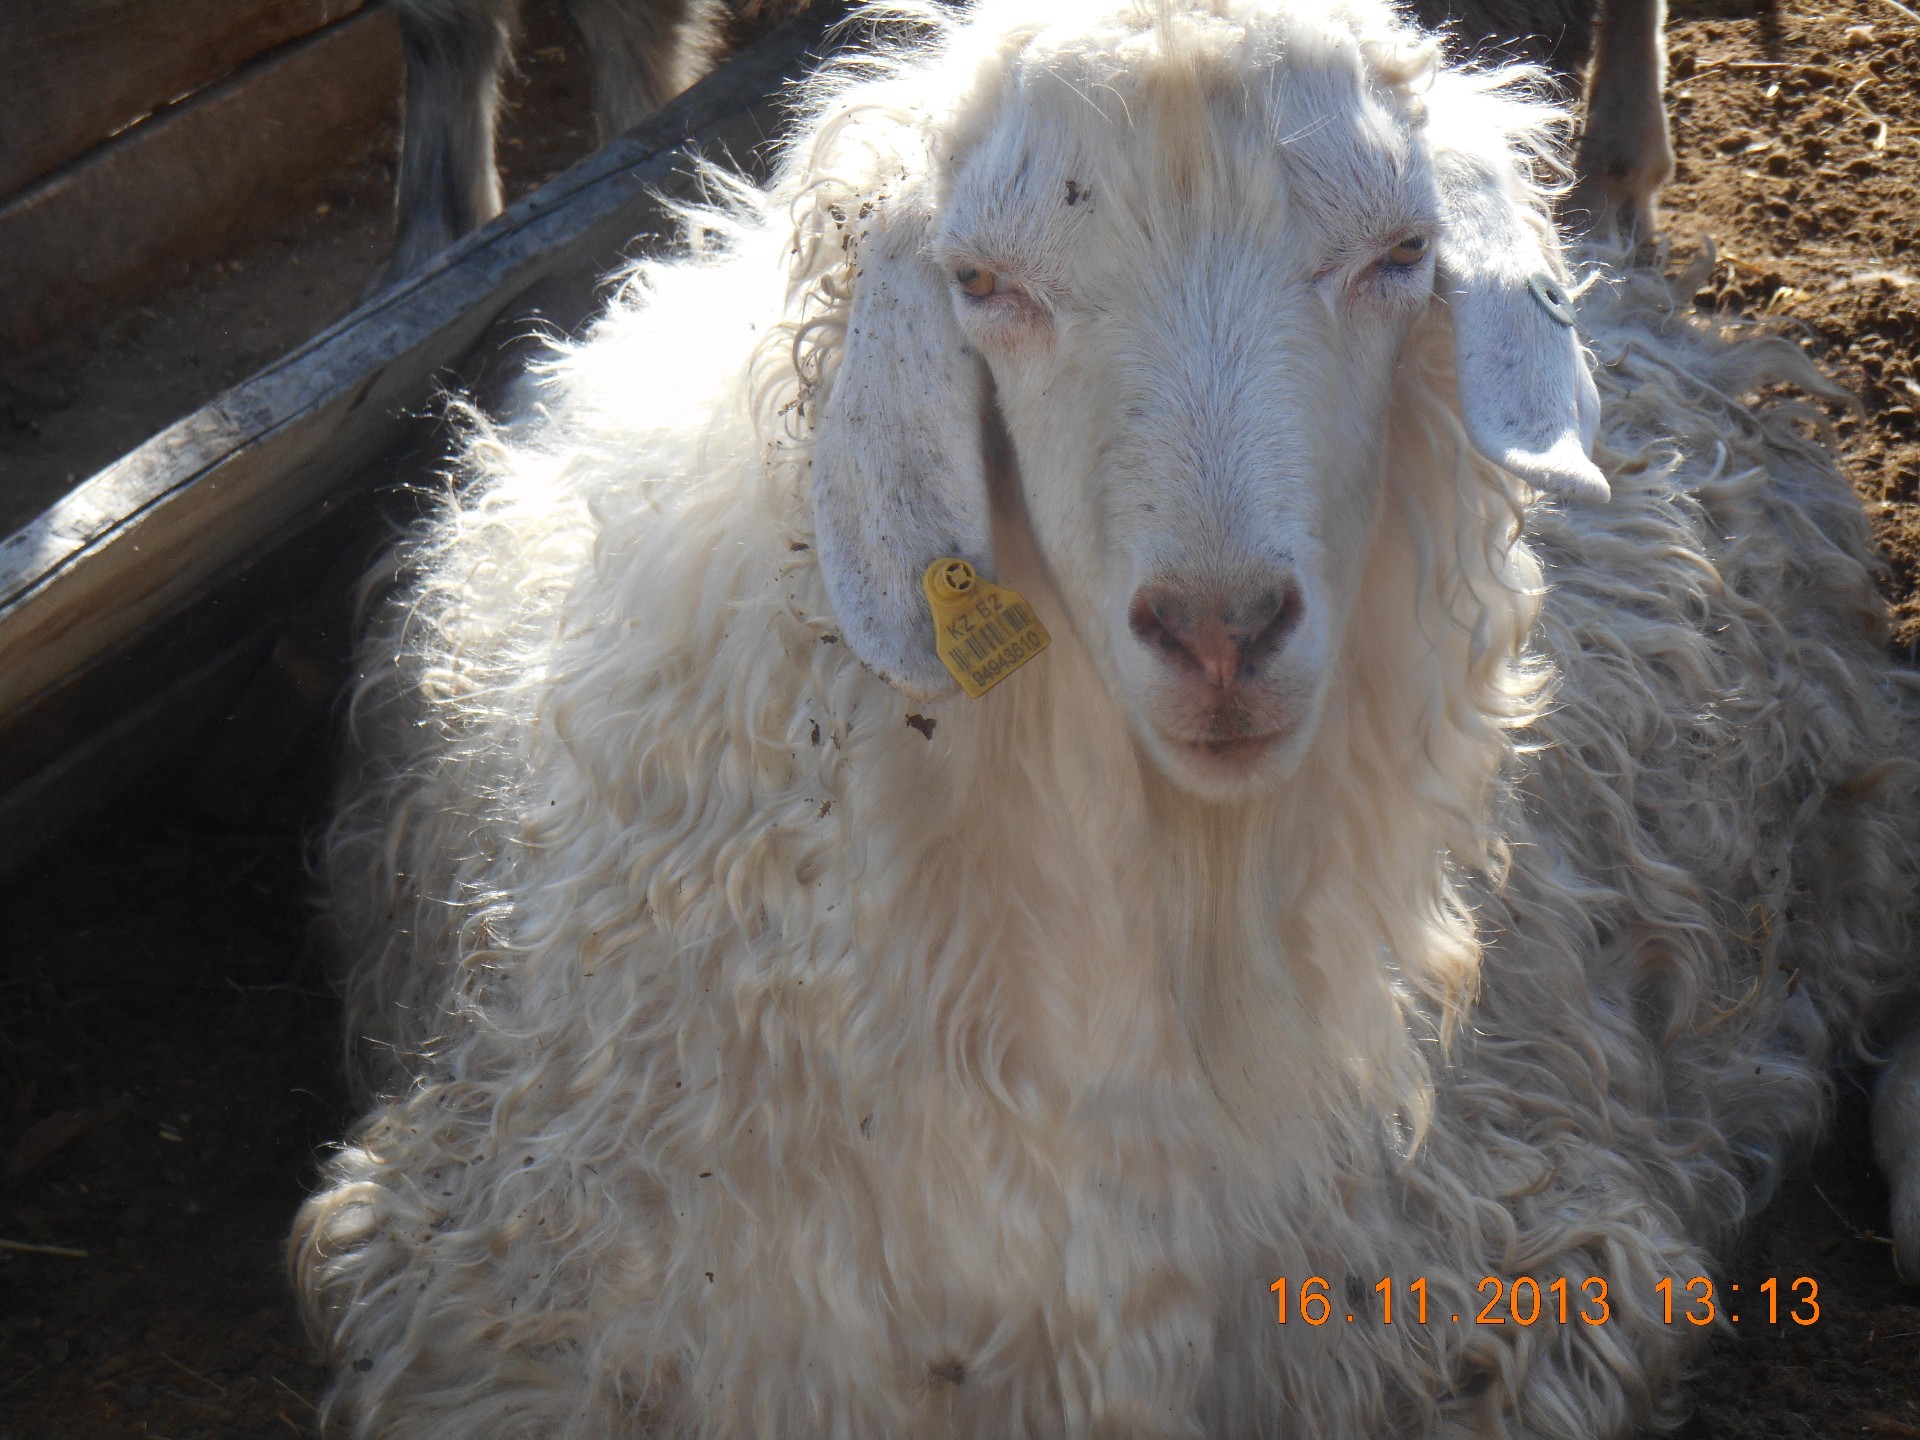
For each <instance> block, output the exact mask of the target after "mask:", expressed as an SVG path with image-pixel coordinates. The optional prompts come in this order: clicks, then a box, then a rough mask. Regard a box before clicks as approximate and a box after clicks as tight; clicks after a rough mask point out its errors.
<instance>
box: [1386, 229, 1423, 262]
mask: <svg viewBox="0 0 1920 1440" xmlns="http://www.w3.org/2000/svg"><path fill="white" fill-rule="evenodd" d="M1426 254H1427V237H1426V236H1424V235H1409V236H1407V237H1406V238H1405V239H1404V240H1402V241H1401V242H1400V243H1399V244H1398V245H1395V246H1394V247H1393V248H1392V249H1391V250H1389V251H1387V263H1388V264H1389V265H1397V266H1399V267H1400V268H1402V269H1405V270H1410V269H1412V268H1413V267H1414V266H1415V265H1418V264H1419V263H1420V262H1421V261H1422V260H1424V259H1425V258H1426Z"/></svg>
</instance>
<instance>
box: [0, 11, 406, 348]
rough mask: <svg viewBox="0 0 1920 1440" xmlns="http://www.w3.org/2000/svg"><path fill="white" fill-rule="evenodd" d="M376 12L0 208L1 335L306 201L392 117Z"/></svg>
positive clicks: (31, 331) (382, 27) (10, 336)
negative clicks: (2, 304)
mask: <svg viewBox="0 0 1920 1440" xmlns="http://www.w3.org/2000/svg"><path fill="white" fill-rule="evenodd" d="M328 3H332V4H339V3H342V0H328ZM401 84H402V79H401V56H400V32H399V25H398V23H397V22H396V21H395V19H394V17H393V15H392V14H391V13H390V12H389V11H388V10H387V9H386V8H385V7H384V6H376V7H374V8H373V9H370V10H365V11H362V12H361V13H359V14H357V15H354V16H351V17H350V18H348V19H346V20H342V21H341V22H340V23H338V24H336V25H330V26H328V27H327V28H325V29H324V30H321V31H319V32H318V33H316V34H314V35H312V36H310V37H308V38H307V39H304V40H299V41H296V42H294V43H293V44H290V45H286V46H283V47H281V48H280V49H278V50H275V51H274V52H273V53H272V54H270V55H268V56H267V57H265V58H264V59H261V60H258V61H256V62H254V63H253V64H251V65H249V66H247V67H246V68H245V69H243V70H241V71H240V72H239V73H237V74H235V75H233V76H232V77H230V78H229V79H226V80H224V81H221V82H220V83H219V84H217V85H213V86H211V87H209V88H207V89H205V90H203V91H201V92H200V93H199V94H197V95H195V96H194V97H193V98H191V99H189V100H186V101H184V102H183V103H181V104H179V105H176V106H173V107H172V108H170V109H168V110H167V111H165V112H164V113H163V114H160V115H157V116H155V117H153V118H152V119H151V120H149V121H147V122H146V123H144V124H141V125H136V126H134V127H133V129H131V130H129V131H127V132H126V133H125V134H123V135H121V136H119V137H117V138H116V139H113V140H110V141H108V142H107V143H106V144H104V145H102V146H99V147H98V148H96V149H95V150H94V151H92V152H91V153H90V154H88V155H87V157H86V158H85V159H83V160H80V161H78V162H76V163H75V164H72V165H69V166H67V167H66V168H65V169H63V170H61V171H59V172H58V173H57V174H55V175H53V176H51V177H50V178H48V179H46V180H44V181H42V182H40V183H39V184H36V185H34V186H31V187H30V188H28V189H27V190H25V191H22V192H21V193H20V194H18V195H16V196H15V197H14V198H12V199H11V200H9V201H8V202H7V203H6V204H5V205H4V206H0V295H4V296H6V297H7V298H6V304H5V305H4V306H0V337H4V338H5V339H6V340H8V341H9V342H10V343H12V344H13V345H15V346H17V347H25V346H27V345H31V344H34V343H36V342H37V341H38V340H40V339H41V338H42V337H44V336H46V335H47V334H49V333H51V332H52V330H53V329H54V328H55V327H56V326H58V325H59V324H61V323H62V322H63V321H64V320H67V319H69V318H71V317H73V316H76V315H78V314H79V313H81V312H82V311H83V310H91V311H98V310H100V309H103V308H104V307H106V306H109V305H111V304H113V303H114V302H115V301H116V300H118V299H120V298H121V297H123V296H125V295H127V294H129V293H131V292H133V291H134V290H137V288H138V287H139V286H140V285H141V284H142V283H143V280H144V277H145V276H146V274H147V273H148V272H149V271H150V270H151V268H152V267H153V266H154V265H155V264H157V263H159V262H161V261H166V260H180V259H188V260H192V259H204V258H208V257H211V256H213V255H216V254H219V253H222V251H223V248H224V247H225V245H226V244H227V243H228V242H229V240H230V238H231V237H232V236H233V235H234V234H236V233H237V232H243V231H245V230H248V229H258V228H263V227H265V226H267V225H269V224H271V223H273V222H274V221H276V220H278V219H279V218H281V217H282V216H284V215H285V214H287V213H288V212H290V211H293V210H295V209H298V208H301V207H304V206H305V205H308V204H311V203H312V202H313V201H314V200H316V199H318V198H319V197H320V196H321V195H322V194H324V193H325V192H326V190H327V188H328V187H329V186H330V185H331V184H332V183H333V182H334V181H335V180H336V178H337V176H338V174H339V171H340V167H341V165H342V163H343V162H344V161H346V160H347V159H348V158H349V157H352V156H354V155H357V154H359V153H360V152H361V151H363V150H364V149H365V148H366V147H367V146H368V145H369V144H371V143H372V142H373V141H374V139H375V138H376V137H377V136H379V135H380V134H381V133H382V132H383V130H385V129H386V128H387V127H391V126H393V125H394V124H396V123H397V121H398V118H399V106H400V89H401Z"/></svg>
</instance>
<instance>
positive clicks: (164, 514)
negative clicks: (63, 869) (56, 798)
mask: <svg viewBox="0 0 1920 1440" xmlns="http://www.w3.org/2000/svg"><path fill="white" fill-rule="evenodd" d="M841 13H843V12H842V9H841V7H840V6H839V5H838V4H837V3H832V4H830V5H828V6H827V7H824V8H817V9H815V10H814V11H811V12H809V14H808V15H806V16H802V17H800V18H799V19H797V20H794V21H790V22H789V23H788V24H786V25H784V26H782V27H780V28H779V29H777V30H775V31H773V32H771V33H770V34H769V35H767V36H766V37H765V38H763V39H762V40H761V41H759V42H757V43H756V44H755V45H753V46H752V47H750V48H749V49H748V50H747V51H745V52H744V53H743V54H742V55H741V56H739V57H738V58H737V59H735V60H734V61H733V62H731V63H730V64H729V65H727V66H725V67H723V68H722V69H721V70H720V71H718V72H716V73H715V74H714V75H712V76H710V77H708V79H707V80H705V81H703V82H702V83H701V84H700V85H698V86H696V87H695V88H694V89H693V90H691V91H689V92H688V93H687V94H686V95H684V96H682V97H681V98H680V99H679V100H677V101H675V102H674V103H673V104H671V105H669V106H668V107H667V108H666V109H664V110H662V111H661V112H659V113H658V114H657V115H656V116H654V117H652V118H651V119H650V120H649V121H647V122H646V123H644V124H643V125H641V126H640V127H638V128H637V129H636V130H634V131H633V132H632V133H631V134H629V135H627V136H625V137H623V138H622V139H620V140H617V141H615V142H613V144H611V145H609V146H607V147H605V148H604V149H602V150H601V151H599V152H598V153H596V154H595V155H593V156H591V157H589V158H588V159H587V160H585V161H583V162H582V163H581V164H579V165H577V166H575V167H574V168H573V169H572V170H569V171H568V172H567V173H566V174H564V175H562V176H560V177H559V178H557V179H556V180H554V181H552V182H551V183H549V184H548V185H546V186H545V187H543V188H542V189H540V190H538V191H536V192H535V193H534V194H532V195H530V196H528V197H526V198H525V199H524V200H521V201H520V202H518V203H516V204H515V205H514V206H512V207H510V208H509V210H508V211H507V212H506V214H504V215H502V216H501V217H500V218H499V219H498V220H496V221H495V222H494V223H493V224H491V225H489V226H488V227H487V228H485V229H484V230H482V231H480V232H478V233H477V234H475V235H473V236H470V237H468V238H467V239H466V240H465V241H463V242H462V243H461V244H459V245H457V246H456V247H454V249H453V250H451V251H449V252H448V253H447V254H446V255H445V256H443V257H441V259H440V260H438V261H436V262H435V264H434V265H433V266H431V267H429V269H428V270H427V271H426V272H425V273H423V274H422V275H420V276H418V277H416V278H415V279H414V280H413V281H412V282H410V283H409V284H407V285H406V286H403V287H401V288H399V289H397V290H395V291H392V292H389V293H388V294H386V295H384V296H382V297H380V298H379V299H378V300H376V301H375V302H374V303H372V304H370V305H368V306H365V307H363V308H362V309H360V310H358V311H356V312H354V313H353V314H352V315H350V316H348V317H347V318H346V319H345V320H343V321H341V322H340V323H339V324H337V325H335V326H333V327H332V328H331V329H329V330H327V331H325V332H323V333H322V334H321V335H319V336H317V337H316V338H315V339H313V340H312V341H310V342H308V343H307V344H306V345H304V346H302V347H300V348H299V349H298V350H296V351H294V352H293V353H291V354H290V355H288V356H286V357H285V358H284V359H282V360H281V361H279V362H277V363H275V364H274V365H270V366H268V367H267V368H266V369H265V370H263V371H261V372H260V373H259V374H258V375H256V376H254V377H252V378H251V379H249V380H248V381H246V382H244V383H243V384H241V385H240V386H238V387H236V388H235V389H233V390H232V391H229V392H228V393H227V394H226V395H224V396H222V397H221V398H220V399H219V400H217V401H215V402H214V403H213V404H211V405H209V406H208V407H206V408H205V409H203V410H201V411H199V412H198V413H196V414H194V415H192V416H189V417H188V418H186V419H185V420H182V421H180V422H179V423H178V424H176V425H174V426H171V427H170V428H169V429H167V430H166V431H163V432H162V433H161V434H160V435H157V436H155V437H154V439H153V440H151V441H150V442H148V443H147V444H146V445H143V446H141V447H140V448H139V449H138V450H135V451H133V452H132V453H131V454H129V455H127V456H126V457H124V458H123V459H122V460H120V461H119V462H117V463H116V464H114V465H112V466H110V467H108V469H106V470H104V471H102V472H101V473H100V474H99V475H97V476H95V477H94V478H93V479H92V480H90V481H88V482H86V483H85V484H84V485H82V486H80V487H79V488H78V489H76V490H74V491H73V492H71V493H70V494H69V495H68V496H67V497H66V498H65V499H63V500H62V501H61V502H59V503H58V504H56V505H55V506H53V507H52V508H50V509H49V510H47V511H46V512H45V513H43V514H42V515H41V516H40V517H38V518H37V519H36V520H35V521H34V522H32V523H31V524H29V525H27V526H26V527H24V528H23V529H22V530H20V531H17V532H15V533H14V534H13V535H11V536H9V537H8V538H7V539H6V540H5V541H4V542H0V720H5V719H6V718H7V717H10V716H15V715H19V714H21V713H23V712H26V711H29V710H30V709H32V708H34V707H35V706H36V705H38V704H44V703H48V702H49V700H50V697H52V696H53V695H54V694H56V693H57V692H58V691H60V690H61V689H62V688H63V687H64V686H66V685H68V684H70V683H72V682H73V681H74V679H75V677H76V676H77V675H79V674H80V673H81V672H83V671H85V670H87V669H89V668H91V667H92V666H94V665H96V664H98V663H100V662H101V661H102V660H104V659H106V658H108V657H110V656H111V655H112V654H113V653H114V652H115V649H116V647H118V646H121V645H123V644H124V643H125V642H127V641H128V640H129V638H130V637H133V636H135V635H137V634H138V633H139V632H141V631H142V630H143V629H146V628H149V627H151V626H153V625H155V624H157V623H160V622H162V621H163V620H164V617H166V616H167V615H168V614H170V613H172V612H174V611H176V610H178V609H180V608H181V607H183V606H185V605H186V604H188V603H190V602H191V601H192V599H193V598H194V597H195V595H196V594H197V593H199V592H200V591H201V590H202V589H203V588H204V586H205V585H206V584H207V582H208V581H209V579H210V577H212V576H214V575H216V574H218V573H221V572H222V571H223V570H225V569H227V568H229V567H231V566H232V565H233V564H234V563H235V562H236V561H239V560H241V559H242V558H243V557H244V556H246V555H247V554H248V553H249V552H250V551H252V550H253V549H254V548H255V547H257V546H259V545H261V544H262V542H263V541H265V540H266V539H267V538H268V537H270V536H274V535H276V534H280V533H284V532H285V531H286V530H287V528H288V527H289V526H294V525H297V524H298V523H300V521H301V517H303V516H306V515H309V514H311V513H312V512H313V511H314V510H315V509H316V508H318V507H321V506H324V505H325V504H327V503H329V502H330V501H331V500H333V499H335V498H337V497H338V496H339V495H340V494H341V493H343V491H346V490H350V489H352V488H353V487H354V486H355V485H358V484H364V481H363V480H362V478H361V477H362V476H364V474H365V473H366V469H367V466H368V464H369V462H370V461H371V460H373V459H374V458H375V457H377V456H378V455H380V454H381V453H382V452H383V451H384V450H387V449H388V448H389V447H391V446H393V445H395V444H399V443H404V442H405V440H406V439H407V437H408V436H409V435H410V434H412V433H415V432H414V427H415V426H417V424H418V421H417V420H416V419H415V418H413V417H414V416H415V415H416V414H417V413H418V412H419V411H420V410H421V409H422V408H423V407H426V406H427V405H428V403H429V401H430V399H431V395H432V393H433V391H434V389H435V387H436V385H437V384H440V383H443V382H444V381H446V380H447V379H448V378H450V377H449V375H448V369H449V367H456V368H457V367H458V366H459V365H460V364H461V363H462V362H463V360H464V359H465V358H466V357H467V356H468V352H469V351H470V350H472V349H473V347H474V345H475V343H476V341H478V340H479V339H480V337H481V336H482V335H483V334H485V333H486V332H487V330H488V327H489V326H490V325H492V324H494V323H495V322H496V321H500V322H503V323H504V324H505V325H506V326H507V327H508V328H509V329H521V328H524V326H525V323H526V322H525V319H524V318H523V317H525V316H526V315H527V313H528V311H529V308H530V307H537V308H541V309H542V310H543V311H544V313H545V315H546V317H547V318H548V319H550V320H553V321H556V322H558V323H560V324H562V325H565V324H568V323H570V322H571V321H573V320H576V319H578V318H579V317H580V316H581V315H584V314H585V313H586V310H587V308H588V306H589V305H590V303H591V298H592V295H593V289H594V284H595V281H596V280H597V278H598V276H599V275H601V274H602V273H604V271H605V270H606V269H608V268H610V267H611V266H612V265H614V264H617V263H618V261H619V259H620V258H621V256H622V255H623V254H624V253H626V251H627V250H628V249H629V248H630V247H631V246H632V245H633V243H634V242H635V239H636V237H637V236H644V235H646V234H648V233H649V232H657V231H658V230H659V229H660V228H661V216H660V210H659V206H658V204H657V202H656V201H655V200H654V199H653V198H652V195H651V193H650V192H651V191H653V190H661V191H664V192H666V193H668V194H682V195H684V194H686V193H688V192H689V191H690V189H691V183H692V182H691V181H690V179H689V178H688V177H687V174H686V167H685V164H684V160H683V156H684V147H685V146H686V144H687V143H688V142H689V141H691V142H693V143H695V144H697V145H699V146H701V147H702V148H705V149H709V150H711V149H713V148H715V147H724V148H729V149H731V150H733V151H734V152H736V153H741V152H744V151H746V150H748V149H750V148H751V147H752V146H754V145H755V144H757V143H758V142H759V141H761V140H762V139H763V138H764V136H765V134H766V130H767V127H768V126H769V125H770V124H771V118H770V113H771V112H770V107H769V105H768V103H767V99H766V97H768V96H769V95H771V94H772V93H773V92H774V91H775V90H776V89H777V88H778V87H779V86H780V84H781V83H782V82H783V81H784V80H787V79H789V78H791V77H793V76H795V75H796V74H797V73H798V72H799V71H800V69H801V68H802V63H803V58H804V57H805V56H806V54H807V53H808V51H809V50H811V49H813V48H815V47H817V46H818V45H819V44H820V43H821V39H822V33H823V31H824V29H825V27H826V26H827V25H828V24H829V23H831V22H832V21H833V20H836V19H838V18H839V16H840V14H841ZM349 23H352V22H349Z"/></svg>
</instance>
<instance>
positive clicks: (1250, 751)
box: [1175, 730, 1286, 762]
mask: <svg viewBox="0 0 1920 1440" xmlns="http://www.w3.org/2000/svg"><path fill="white" fill-rule="evenodd" d="M1284 738H1286V731H1284V730H1268V731H1266V732H1264V733H1263V734H1259V735H1209V736H1207V737H1206V738H1205V739H1201V740H1189V739H1185V738H1180V739H1177V740H1176V741H1175V743H1176V744H1178V745H1179V746H1180V747H1181V748H1182V749H1183V750H1185V751H1187V753H1188V754H1191V755H1198V756H1201V757H1202V758H1204V759H1207V760H1225V761H1229V762H1231V761H1247V760H1256V759H1258V758H1259V757H1260V756H1262V755H1264V754H1266V753H1267V751H1269V750H1271V749H1272V748H1273V747H1274V746H1275V745H1276V744H1278V743H1279V742H1280V741H1281V740H1283V739H1284Z"/></svg>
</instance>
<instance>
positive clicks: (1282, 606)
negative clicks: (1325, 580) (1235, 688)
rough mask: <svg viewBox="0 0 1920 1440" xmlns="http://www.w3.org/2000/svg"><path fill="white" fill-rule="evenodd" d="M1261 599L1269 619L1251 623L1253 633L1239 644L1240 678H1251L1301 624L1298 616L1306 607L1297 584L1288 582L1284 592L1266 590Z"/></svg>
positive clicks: (1262, 607)
mask: <svg viewBox="0 0 1920 1440" xmlns="http://www.w3.org/2000/svg"><path fill="white" fill-rule="evenodd" d="M1261 601H1262V604H1261V610H1262V611H1263V612H1264V614H1265V615H1266V616H1267V617H1268V619H1267V621H1266V623H1265V624H1264V625H1261V624H1259V622H1258V621H1257V620H1256V621H1255V625H1256V626H1257V627H1258V628H1252V627H1250V629H1251V631H1252V633H1250V634H1249V635H1248V636H1247V638H1246V640H1245V641H1243V642H1242V644H1241V646H1240V678H1241V679H1242V680H1251V679H1252V678H1253V677H1254V675H1255V674H1257V673H1258V672H1259V669H1260V667H1261V666H1262V665H1264V664H1266V662H1267V661H1269V660H1271V659H1272V658H1273V656H1274V654H1275V652H1277V651H1278V650H1279V649H1280V647H1281V646H1282V645H1284V644H1286V643H1287V637H1288V636H1289V635H1291V634H1292V633H1293V632H1294V631H1295V630H1297V629H1298V628H1299V627H1300V617H1301V616H1302V615H1303V614H1304V613H1305V612H1306V608H1307V602H1306V600H1305V599H1304V598H1303V597H1302V596H1301V594H1300V587H1299V586H1298V585H1289V586H1287V588H1286V590H1285V591H1284V592H1280V591H1273V590H1269V591H1268V592H1267V593H1266V594H1265V595H1263V596H1262V597H1261Z"/></svg>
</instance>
